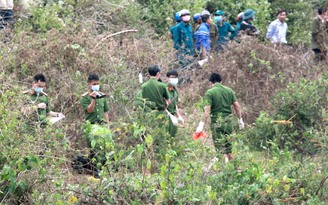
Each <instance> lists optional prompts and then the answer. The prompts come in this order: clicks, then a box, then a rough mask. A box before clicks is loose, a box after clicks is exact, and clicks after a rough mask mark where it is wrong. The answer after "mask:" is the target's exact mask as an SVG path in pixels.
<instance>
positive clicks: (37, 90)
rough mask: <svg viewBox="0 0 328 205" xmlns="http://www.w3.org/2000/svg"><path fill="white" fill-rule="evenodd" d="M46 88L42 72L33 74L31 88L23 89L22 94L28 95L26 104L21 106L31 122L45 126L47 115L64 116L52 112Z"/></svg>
mask: <svg viewBox="0 0 328 205" xmlns="http://www.w3.org/2000/svg"><path fill="white" fill-rule="evenodd" d="M45 89H46V77H45V76H44V75H43V74H37V75H35V76H34V79H33V82H32V88H31V89H30V90H28V91H24V92H23V94H26V96H28V105H27V106H24V107H22V109H21V111H22V113H24V114H26V115H28V116H29V119H30V120H32V121H33V122H36V123H38V124H40V125H41V126H45V125H46V124H47V119H46V118H47V116H51V117H61V118H64V117H65V116H64V115H63V114H62V113H60V112H54V111H51V110H50V103H49V99H48V94H47V93H46V92H45Z"/></svg>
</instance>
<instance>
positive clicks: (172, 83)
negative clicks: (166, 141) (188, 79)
mask: <svg viewBox="0 0 328 205" xmlns="http://www.w3.org/2000/svg"><path fill="white" fill-rule="evenodd" d="M178 76H179V74H178V72H177V71H176V70H169V71H168V72H167V73H166V77H167V82H168V91H169V98H170V101H171V103H170V104H169V105H168V107H167V110H168V111H169V112H170V113H171V114H172V115H175V116H177V119H178V121H179V122H181V123H184V120H183V118H182V116H181V115H180V112H179V109H178V91H177V88H176V86H177V85H178V82H179V78H178ZM168 129H169V133H170V135H171V137H175V136H176V134H177V132H178V126H175V125H174V124H173V123H172V121H171V120H170V121H169V127H168Z"/></svg>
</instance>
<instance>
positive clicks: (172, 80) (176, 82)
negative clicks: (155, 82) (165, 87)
mask: <svg viewBox="0 0 328 205" xmlns="http://www.w3.org/2000/svg"><path fill="white" fill-rule="evenodd" d="M178 82H179V78H170V84H171V85H173V86H177V85H178Z"/></svg>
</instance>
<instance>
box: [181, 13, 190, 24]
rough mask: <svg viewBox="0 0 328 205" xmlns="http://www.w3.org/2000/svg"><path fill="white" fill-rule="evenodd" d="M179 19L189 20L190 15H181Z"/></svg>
mask: <svg viewBox="0 0 328 205" xmlns="http://www.w3.org/2000/svg"><path fill="white" fill-rule="evenodd" d="M181 20H182V21H183V22H189V21H190V16H189V15H186V16H182V17H181Z"/></svg>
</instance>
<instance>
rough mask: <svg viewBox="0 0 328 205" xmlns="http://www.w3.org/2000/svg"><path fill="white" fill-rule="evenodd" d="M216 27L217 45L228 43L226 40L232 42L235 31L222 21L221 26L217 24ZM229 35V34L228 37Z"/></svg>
mask: <svg viewBox="0 0 328 205" xmlns="http://www.w3.org/2000/svg"><path fill="white" fill-rule="evenodd" d="M217 27H218V30H219V39H218V42H219V43H225V42H227V41H228V39H229V40H233V39H234V38H235V37H236V35H237V31H236V30H235V29H234V28H233V27H232V26H231V25H230V23H228V22H225V21H224V22H223V23H222V26H220V25H219V24H217ZM229 33H231V34H230V36H229Z"/></svg>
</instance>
